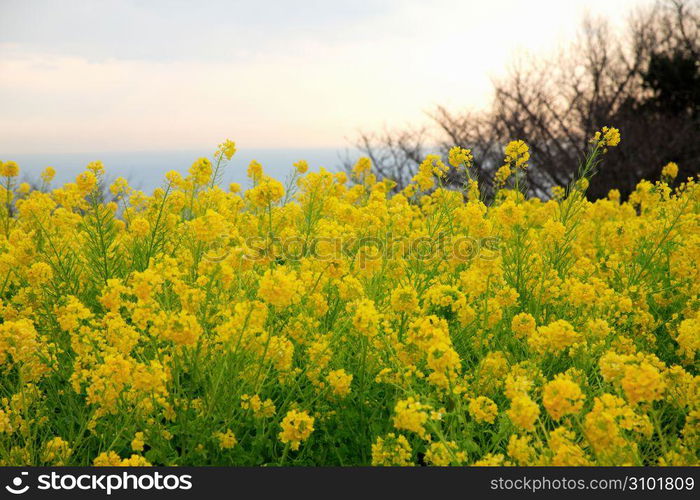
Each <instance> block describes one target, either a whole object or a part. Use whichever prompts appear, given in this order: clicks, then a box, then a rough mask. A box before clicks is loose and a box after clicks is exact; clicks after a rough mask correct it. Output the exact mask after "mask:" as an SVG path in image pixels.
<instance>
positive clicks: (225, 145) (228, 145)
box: [214, 139, 236, 160]
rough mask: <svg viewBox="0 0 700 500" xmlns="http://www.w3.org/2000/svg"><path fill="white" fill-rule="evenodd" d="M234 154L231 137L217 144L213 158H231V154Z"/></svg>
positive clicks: (234, 145) (234, 147)
mask: <svg viewBox="0 0 700 500" xmlns="http://www.w3.org/2000/svg"><path fill="white" fill-rule="evenodd" d="M235 154H236V143H235V142H233V141H232V140H231V139H226V140H225V141H224V142H222V143H221V144H219V146H218V147H217V148H216V153H214V157H215V158H226V160H230V159H231V158H233V155H235Z"/></svg>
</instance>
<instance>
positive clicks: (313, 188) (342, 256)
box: [0, 127, 700, 466]
mask: <svg viewBox="0 0 700 500" xmlns="http://www.w3.org/2000/svg"><path fill="white" fill-rule="evenodd" d="M619 142H620V135H619V131H618V130H617V129H614V128H611V127H604V128H603V129H601V130H600V131H598V132H597V133H596V134H595V135H594V136H593V138H592V141H591V144H590V149H589V156H588V157H587V160H586V161H587V163H584V165H589V166H590V165H594V166H595V167H596V168H598V167H597V166H598V164H599V163H600V162H599V161H598V160H600V159H601V156H600V155H602V153H604V152H605V150H606V149H608V148H610V147H614V146H616V145H617V144H618V143H619ZM504 146H505V147H504V157H503V163H502V164H501V165H496V167H499V166H500V169H497V173H496V191H497V192H496V193H495V196H493V197H490V196H487V195H486V194H487V193H484V192H482V189H481V185H480V183H479V182H477V180H476V179H475V178H472V177H471V176H472V174H473V172H472V169H473V164H474V156H473V154H472V152H471V151H470V150H469V149H466V148H463V147H454V148H451V149H450V150H449V153H448V155H447V158H443V157H442V156H440V155H439V154H431V155H428V156H427V157H426V158H424V161H421V163H420V166H419V168H418V170H417V171H416V172H415V175H414V176H413V180H412V182H411V183H410V185H409V186H408V187H406V188H405V189H403V190H399V189H397V188H396V186H395V183H393V182H391V181H389V180H388V179H383V180H382V179H379V178H378V176H377V175H375V172H374V170H373V165H372V162H371V161H370V159H369V158H361V159H359V160H358V161H357V163H356V164H355V165H354V166H353V167H352V168H351V169H349V171H348V172H347V173H345V172H339V173H333V172H329V171H326V170H324V169H315V168H314V167H313V166H312V165H310V164H309V163H307V162H306V161H304V160H300V161H297V162H295V164H294V166H293V167H294V169H293V171H292V173H291V175H290V177H289V179H288V180H287V182H286V183H285V184H282V183H281V182H279V181H278V180H276V179H273V178H272V177H270V176H268V175H267V174H266V173H265V170H264V168H263V166H262V165H261V164H260V163H259V162H256V161H253V162H251V163H250V164H249V165H247V172H246V173H247V176H248V180H247V185H246V186H242V185H238V184H232V185H230V186H226V187H221V186H220V185H219V184H220V181H221V179H222V175H221V174H222V170H221V169H222V168H224V167H226V168H245V166H244V167H241V166H238V165H235V161H236V156H235V154H236V145H235V143H234V142H233V141H231V140H226V141H223V142H222V143H221V144H219V146H218V147H217V149H216V151H215V153H214V154H213V156H212V159H209V158H200V159H197V160H196V161H195V162H194V163H193V164H192V166H191V168H190V169H189V171H188V172H187V173H186V174H184V175H183V174H180V173H178V172H175V171H173V172H169V173H168V174H166V176H165V179H164V182H163V185H162V187H161V188H158V189H156V190H155V191H154V192H153V193H150V194H148V193H144V192H141V191H139V190H137V189H135V188H134V187H132V186H130V185H129V183H128V182H127V181H126V180H125V179H119V178H118V179H116V180H115V181H114V182H112V183H111V185H108V184H107V183H106V182H105V179H107V178H109V174H108V172H109V169H108V166H105V165H103V164H102V163H100V162H93V163H90V164H89V165H88V166H87V167H86V169H85V171H84V172H81V173H80V174H79V175H78V176H77V177H76V179H75V181H74V182H71V183H67V184H65V185H63V186H55V187H52V186H50V184H51V183H52V182H53V179H54V177H55V175H56V172H55V170H54V169H52V168H50V167H47V168H46V170H45V171H44V172H43V173H42V174H41V176H40V177H41V178H40V182H39V184H40V185H38V186H34V187H33V186H32V184H31V183H19V182H18V180H17V178H18V177H19V176H20V172H21V170H20V166H19V165H18V164H17V163H15V162H13V161H2V163H1V164H0V178H2V183H0V184H2V188H0V189H1V190H0V200H2V201H1V202H0V386H1V387H2V397H1V398H0V464H1V465H15V466H27V465H37V466H44V465H83V464H94V465H104V466H110V465H111V466H143V465H150V464H153V465H193V464H210V465H386V466H411V465H431V466H447V465H525V466H526V465H537V466H543V465H544V466H548V465H553V466H584V465H586V466H587V465H645V466H646V465H698V456H697V450H698V449H699V448H700V431H699V430H698V429H700V397H699V396H698V394H699V393H700V391H699V390H698V389H699V388H700V375H699V374H698V370H697V369H698V352H699V351H700V319H699V318H700V312H699V311H700V309H699V308H698V300H697V297H698V296H699V294H700V280H698V279H697V277H698V276H699V275H700V264H699V263H700V208H699V207H700V185H699V184H698V179H686V180H684V181H683V182H679V183H677V182H676V180H675V179H676V177H677V176H678V173H677V172H678V166H677V165H675V164H672V163H671V164H667V165H665V166H663V167H662V166H659V172H658V173H659V175H658V176H657V178H659V179H660V180H658V181H656V182H652V181H643V182H640V183H639V185H638V186H637V188H636V189H635V191H634V192H633V193H631V195H630V196H629V199H627V200H623V199H622V196H621V195H620V192H619V191H617V190H614V189H613V190H611V191H610V193H609V195H608V197H607V198H606V199H601V200H597V201H588V200H586V199H585V197H584V196H583V194H584V193H585V191H586V189H587V186H588V183H589V180H590V178H591V176H592V175H593V173H594V172H593V170H587V169H586V168H584V169H583V170H582V174H581V177H580V178H578V179H572V180H571V182H570V183H569V184H568V185H567V186H566V187H564V186H554V187H553V188H552V189H551V191H552V198H551V199H543V200H540V199H537V198H527V197H526V196H525V195H524V191H523V190H521V189H520V188H521V187H522V184H521V182H523V181H524V179H525V178H526V174H528V171H527V169H532V168H534V167H535V165H536V162H535V161H534V152H532V155H533V157H532V160H533V161H532V166H528V165H529V163H530V160H531V157H530V154H531V150H530V148H529V146H528V145H527V144H526V143H525V142H523V141H521V140H514V141H512V142H510V143H508V144H506V145H504ZM589 160H590V161H589ZM603 163H604V162H603ZM591 168H593V167H591ZM600 168H605V166H604V164H601V166H600ZM455 169H456V170H458V171H459V174H460V176H463V178H465V184H464V186H462V187H461V190H458V189H452V188H450V189H447V188H446V187H445V185H446V184H447V183H448V181H450V180H451V178H452V177H451V176H452V174H454V173H455ZM80 429H82V430H83V431H84V432H82V431H80V432H79V430H80Z"/></svg>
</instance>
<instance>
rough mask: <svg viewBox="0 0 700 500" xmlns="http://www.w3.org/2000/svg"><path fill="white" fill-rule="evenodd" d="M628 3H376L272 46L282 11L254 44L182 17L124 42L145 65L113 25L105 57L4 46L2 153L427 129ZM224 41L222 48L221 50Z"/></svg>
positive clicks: (290, 140) (44, 45) (335, 141)
mask: <svg viewBox="0 0 700 500" xmlns="http://www.w3.org/2000/svg"><path fill="white" fill-rule="evenodd" d="M632 3H634V2H633V1H632V0H627V5H623V6H620V5H619V4H616V5H615V6H610V5H609V4H610V3H609V2H602V1H599V0H589V1H587V2H585V3H584V2H579V3H577V4H576V5H577V8H576V9H575V10H574V11H573V12H572V11H571V7H570V4H569V3H566V2H553V1H540V2H527V3H524V2H515V1H505V0H494V1H492V2H490V3H489V4H488V5H484V4H483V3H482V2H478V3H477V2H437V3H432V4H428V3H421V2H398V3H396V4H387V3H385V2H381V3H380V4H377V10H378V12H381V15H379V14H378V15H369V14H368V13H367V12H364V13H359V14H358V13H355V15H354V16H350V18H351V20H350V21H348V22H346V23H343V22H342V19H339V18H338V16H335V17H333V18H332V19H330V20H328V23H329V26H330V25H332V26H333V27H334V29H335V30H336V32H335V34H333V35H332V36H331V35H329V34H328V30H327V29H321V28H319V30H318V31H313V30H312V31H311V32H304V31H303V30H302V32H300V33H296V32H294V30H291V29H289V26H288V27H287V28H286V29H283V30H281V33H280V34H278V35H277V34H276V33H277V32H276V31H275V29H274V28H275V26H276V25H278V24H279V23H280V20H281V19H284V16H283V15H282V14H283V13H282V14H280V13H279V12H278V13H277V14H276V16H274V19H273V21H270V26H268V27H267V28H266V26H265V22H264V19H262V20H258V24H257V25H256V26H255V30H253V32H254V33H256V34H255V36H253V35H250V39H246V38H245V34H250V33H251V29H250V27H248V28H245V29H241V33H243V35H240V34H237V33H238V32H237V31H236V29H235V23H234V22H233V21H232V28H231V30H229V32H226V33H224V35H222V33H221V32H220V31H219V30H220V29H221V27H220V25H219V24H220V23H219V24H217V23H213V26H214V27H216V28H218V29H214V28H212V30H211V31H207V30H201V29H200V30H198V29H196V28H197V26H196V25H195V27H194V28H195V29H192V27H190V26H189V25H188V24H187V22H186V21H187V18H186V16H185V14H186V11H182V12H179V13H178V15H179V16H180V17H172V16H171V17H170V18H168V22H165V23H162V24H161V25H155V26H154V31H153V32H149V33H148V34H147V35H141V34H139V33H138V32H132V33H129V37H130V38H129V39H125V40H124V44H125V45H130V46H132V47H133V46H137V45H138V44H139V42H143V43H150V44H151V46H152V49H153V50H152V51H151V53H149V54H148V57H140V56H139V52H138V51H134V50H131V49H130V50H127V51H125V53H127V54H129V53H131V54H130V55H128V57H124V56H120V57H114V55H115V54H119V51H118V50H116V49H115V47H114V39H113V38H111V37H112V36H113V34H112V32H113V30H112V31H110V30H109V29H107V28H105V29H106V33H109V34H110V36H109V37H107V36H106V37H105V39H100V38H99V33H96V32H95V30H94V29H93V30H91V31H90V33H91V36H93V37H97V38H96V39H95V44H94V45H95V46H96V47H98V48H99V47H101V48H99V50H97V51H95V50H94V47H93V48H92V49H91V48H90V46H89V41H88V40H82V41H81V40H78V39H75V37H73V38H71V37H69V36H67V39H70V40H71V41H70V43H67V44H65V46H63V47H62V48H61V49H60V50H57V49H56V47H51V46H50V44H49V43H48V42H47V41H46V40H43V39H40V37H38V36H37V37H36V39H35V40H34V39H31V40H27V39H21V41H19V42H18V41H16V40H13V39H7V38H3V39H1V40H4V43H2V44H0V75H2V78H0V103H2V104H1V106H2V113H1V114H0V151H7V152H16V153H20V152H75V151H110V150H138V149H154V150H155V149H171V150H172V149H190V148H199V147H202V146H209V145H212V144H213V143H215V142H216V141H219V140H221V139H223V138H224V137H231V138H233V139H235V140H236V141H237V142H239V144H240V145H241V147H266V146H267V147H290V146H302V147H317V146H318V147H320V146H342V145H344V144H345V140H346V138H351V137H353V136H354V135H355V133H356V131H357V130H358V129H365V130H367V129H374V128H378V127H381V126H383V125H384V124H386V125H388V126H402V125H404V124H405V123H408V122H410V123H420V122H423V121H426V120H427V118H426V115H425V111H427V110H430V109H431V108H433V106H434V105H435V104H441V103H446V104H450V105H453V106H465V105H470V106H474V105H480V104H483V103H484V102H486V100H487V97H488V94H489V89H490V83H489V77H490V76H492V75H497V74H499V73H500V72H501V71H502V70H503V68H504V67H505V65H506V63H507V61H508V58H509V57H510V55H511V54H512V52H513V50H515V49H519V50H533V51H538V50H543V49H547V48H552V47H556V45H557V44H558V43H561V42H563V41H564V40H566V39H568V38H570V36H571V34H572V33H571V32H572V31H573V30H574V29H575V27H576V26H577V24H578V19H579V15H580V13H581V11H582V8H583V7H584V6H585V5H588V6H590V8H591V9H592V10H593V9H598V10H597V11H601V12H605V13H608V14H612V15H615V14H616V13H619V12H625V11H626V8H628V7H629V5H630V4H632ZM93 5H94V4H93ZM288 5H289V4H288V3H280V4H279V6H280V7H279V8H280V9H284V8H288V7H285V6H288ZM321 5H326V6H327V4H326V3H324V4H321ZM380 7H381V8H380ZM389 7H391V8H389ZM331 8H332V7H331ZM149 15H151V14H149ZM222 15H224V14H222ZM228 15H231V16H235V12H230V13H228ZM183 16H184V17H183ZM363 16H364V17H363ZM248 17H250V13H248ZM325 17H327V16H325ZM341 17H342V16H341ZM17 18H18V19H16V21H17V22H21V21H22V19H23V18H22V16H20V15H17ZM292 19H293V18H292ZM297 19H298V16H297ZM323 19H324V16H323V15H320V14H319V15H318V22H323ZM363 20H364V22H363ZM311 21H313V19H312V20H311ZM105 22H107V21H105ZM299 22H300V23H301V21H299ZM121 23H123V20H122V21H121ZM301 24H303V25H304V26H312V25H313V22H310V21H308V20H305V21H304V22H303V23H301ZM106 26H107V27H108V26H109V24H107V25H106ZM178 27H180V29H177V28H178ZM0 28H2V26H0ZM185 28H188V29H185ZM242 28H244V27H242ZM163 30H164V31H163ZM0 31H2V30H0ZM18 36H19V35H18ZM56 36H59V35H58V34H56ZM276 36H277V38H275V37H276ZM168 37H170V39H172V40H173V42H172V46H174V47H184V46H186V45H187V42H188V41H190V40H191V41H192V44H193V45H194V46H195V47H196V49H197V50H196V51H194V52H193V51H192V50H184V49H183V50H182V57H179V58H178V57H173V51H172V50H167V51H166V50H165V49H164V48H163V47H167V44H163V43H162V40H163V39H165V40H167V39H168ZM20 38H21V37H20ZM264 38H270V39H271V40H272V41H270V42H269V43H263V42H261V41H260V40H262V39H264ZM32 40H34V42H32ZM155 40H160V41H158V42H157V43H156V42H155ZM222 40H228V42H227V43H229V45H227V46H226V50H218V47H220V46H221V43H224V42H222ZM255 40H258V41H260V44H261V45H256V44H255ZM59 41H60V40H59ZM107 42H109V43H107ZM86 44H87V45H86ZM56 45H60V44H59V43H57V44H56ZM261 46H262V48H260V47H261ZM76 47H77V48H76ZM159 51H160V52H159ZM166 52H167V53H166ZM100 55H102V57H100ZM175 55H177V51H175Z"/></svg>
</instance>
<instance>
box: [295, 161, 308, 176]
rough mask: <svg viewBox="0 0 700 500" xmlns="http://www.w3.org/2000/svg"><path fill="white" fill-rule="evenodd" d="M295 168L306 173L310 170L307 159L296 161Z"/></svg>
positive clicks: (301, 172)
mask: <svg viewBox="0 0 700 500" xmlns="http://www.w3.org/2000/svg"><path fill="white" fill-rule="evenodd" d="M294 168H295V169H296V170H297V172H298V173H300V174H305V173H306V171H307V170H309V164H308V163H307V162H306V161H305V160H299V161H298V162H295V163H294Z"/></svg>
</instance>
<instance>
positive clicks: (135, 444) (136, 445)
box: [131, 432, 145, 451]
mask: <svg viewBox="0 0 700 500" xmlns="http://www.w3.org/2000/svg"><path fill="white" fill-rule="evenodd" d="M144 445H145V441H144V439H143V432H137V433H136V434H134V439H132V440H131V449H132V450H134V451H143V447H144Z"/></svg>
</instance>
